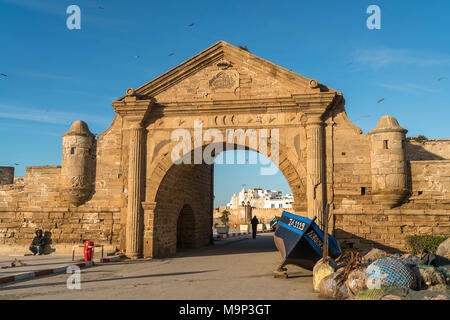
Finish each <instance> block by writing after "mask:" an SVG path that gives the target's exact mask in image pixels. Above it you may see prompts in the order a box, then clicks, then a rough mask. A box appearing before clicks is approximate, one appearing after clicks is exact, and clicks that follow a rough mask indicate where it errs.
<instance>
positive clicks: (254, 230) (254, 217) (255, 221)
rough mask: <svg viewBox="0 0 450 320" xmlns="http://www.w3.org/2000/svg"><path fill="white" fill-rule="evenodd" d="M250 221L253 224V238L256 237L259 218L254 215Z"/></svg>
mask: <svg viewBox="0 0 450 320" xmlns="http://www.w3.org/2000/svg"><path fill="white" fill-rule="evenodd" d="M250 223H251V224H252V233H253V239H255V238H256V229H257V228H258V223H259V221H258V218H256V216H253V219H252V220H251V221H250Z"/></svg>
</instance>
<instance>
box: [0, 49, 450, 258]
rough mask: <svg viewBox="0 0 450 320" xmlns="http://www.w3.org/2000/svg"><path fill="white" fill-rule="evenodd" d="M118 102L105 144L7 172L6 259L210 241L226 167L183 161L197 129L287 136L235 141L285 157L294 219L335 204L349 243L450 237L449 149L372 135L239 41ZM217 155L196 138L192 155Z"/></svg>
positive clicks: (150, 253)
mask: <svg viewBox="0 0 450 320" xmlns="http://www.w3.org/2000/svg"><path fill="white" fill-rule="evenodd" d="M112 105H113V107H114V111H115V112H116V116H115V118H114V120H113V121H112V124H111V126H110V127H109V128H108V129H107V130H106V131H105V132H103V133H102V134H100V135H99V136H98V138H97V139H96V138H95V136H94V135H93V134H92V133H91V132H90V131H89V128H88V125H87V124H86V123H84V122H83V121H76V122H74V123H73V125H72V126H71V128H70V129H69V131H67V132H66V133H64V134H63V137H62V144H63V148H62V165H61V166H41V167H27V170H26V176H25V177H20V178H19V177H16V178H13V176H12V175H11V169H9V168H4V167H2V168H0V182H1V184H2V185H1V186H0V246H1V247H0V248H1V250H2V251H8V250H22V249H23V248H26V246H27V245H28V244H29V242H30V241H31V238H32V237H33V234H34V232H35V229H36V228H40V229H43V230H44V231H45V232H49V234H50V235H51V239H52V246H53V247H56V248H57V250H60V251H64V250H70V248H71V246H72V245H73V244H75V243H77V244H78V243H80V242H81V241H82V240H85V239H86V240H90V241H94V242H95V243H99V244H104V245H106V246H109V247H110V248H118V249H120V250H124V251H125V252H126V255H127V256H129V257H131V258H138V257H143V256H144V257H165V256H170V255H172V254H174V253H175V252H176V250H177V247H178V248H180V247H199V246H203V245H208V244H210V243H211V239H212V223H213V177H214V166H213V165H210V164H207V163H196V162H191V164H186V163H184V164H179V165H176V164H174V163H173V159H172V158H171V154H172V150H173V148H174V146H175V145H176V144H177V141H173V140H172V139H171V134H172V132H173V131H174V130H176V129H180V128H181V129H186V130H188V131H189V132H190V133H191V134H190V137H192V139H193V140H195V133H194V122H195V121H201V123H202V126H203V130H207V129H217V130H219V131H220V132H221V133H222V136H224V137H225V136H226V131H227V130H229V129H242V130H249V129H253V130H255V132H258V134H259V132H262V129H267V131H270V132H273V129H277V130H278V136H275V135H269V136H268V137H266V138H267V140H268V141H269V142H272V143H273V142H276V143H277V144H278V150H277V151H278V152H275V151H274V150H272V148H271V147H270V146H271V144H270V143H269V144H268V147H264V148H261V147H260V146H261V145H259V144H258V147H256V148H252V145H251V144H250V143H249V139H244V140H236V141H233V142H232V143H231V144H232V146H233V147H234V148H245V149H250V150H254V151H257V152H260V153H262V154H264V155H265V156H267V157H268V158H270V159H274V158H275V157H277V161H276V163H277V165H278V167H279V169H280V170H281V172H282V173H283V174H284V176H285V178H286V180H287V182H288V184H289V186H290V188H291V191H292V194H293V197H294V202H293V209H292V211H293V212H294V213H298V214H302V215H306V216H308V217H310V218H311V217H313V216H317V217H319V218H320V217H321V216H322V210H323V208H324V205H325V204H327V203H330V204H331V208H332V210H331V217H332V221H331V223H330V225H331V228H332V229H333V232H334V234H335V236H336V237H337V238H338V239H340V240H341V243H342V244H344V245H348V246H350V247H354V248H364V247H369V246H373V245H375V246H378V247H382V248H385V249H386V248H391V249H394V248H395V249H404V248H405V241H404V237H405V235H407V234H413V233H418V234H420V233H428V234H449V233H450V220H449V218H450V160H448V159H449V153H450V152H449V150H450V148H449V145H450V141H449V140H435V141H434V142H433V144H429V146H430V148H428V147H427V146H428V145H427V144H420V143H419V144H417V143H415V144H413V143H409V142H408V141H406V138H405V134H406V132H407V130H406V129H404V128H402V127H401V126H400V125H399V123H398V122H397V120H396V119H394V118H393V117H391V116H383V117H382V118H381V119H380V120H379V122H378V124H377V126H376V127H375V128H374V129H373V130H372V131H370V132H369V133H368V134H362V131H361V129H359V128H357V127H356V126H355V125H353V124H352V123H351V122H350V121H349V119H348V118H347V116H346V113H345V100H344V98H343V95H342V93H341V92H339V91H336V90H334V89H332V88H330V87H328V86H326V85H324V84H322V83H319V82H318V81H316V80H315V79H308V78H305V77H303V76H301V75H298V74H296V73H294V72H291V71H289V70H287V69H284V68H282V67H279V66H277V65H275V64H273V63H270V62H268V61H266V60H264V59H261V58H259V57H257V56H255V55H253V54H252V53H250V52H248V51H246V50H242V49H239V48H237V47H235V46H232V45H230V44H228V43H226V42H223V41H220V42H218V43H216V44H214V45H213V46H211V47H209V48H207V49H206V50H204V51H202V52H200V53H199V54H197V55H195V56H194V57H192V58H190V59H188V60H186V61H185V62H183V63H182V64H180V65H178V66H177V67H175V68H173V69H171V70H169V71H167V72H166V73H164V74H162V75H161V76H159V77H157V78H155V79H154V80H152V81H150V82H148V83H146V84H144V85H143V86H141V87H139V88H137V89H128V90H127V91H126V94H125V95H124V96H123V97H122V98H120V99H118V100H116V101H113V102H112ZM269 129H270V130H269ZM207 144H208V141H204V142H202V143H201V144H200V146H199V145H198V144H196V141H192V142H191V143H190V146H193V147H191V149H190V150H188V152H187V153H186V154H184V155H183V156H187V157H191V156H193V154H194V153H195V148H197V149H198V148H200V149H201V150H204V149H205V148H206V147H207ZM263 145H264V144H263ZM275 153H277V154H275ZM319 222H320V221H319ZM58 248H59V249H58Z"/></svg>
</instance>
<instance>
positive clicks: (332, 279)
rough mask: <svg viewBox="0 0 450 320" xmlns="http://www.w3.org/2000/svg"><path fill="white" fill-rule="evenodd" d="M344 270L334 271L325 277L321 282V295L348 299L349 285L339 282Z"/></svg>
mask: <svg viewBox="0 0 450 320" xmlns="http://www.w3.org/2000/svg"><path fill="white" fill-rule="evenodd" d="M341 273H342V272H335V273H332V274H330V275H328V276H326V277H325V278H323V279H322V280H321V281H320V283H319V295H320V296H321V297H323V298H328V299H347V298H348V289H347V287H346V286H345V285H344V284H342V283H339V281H338V279H337V278H338V277H339V276H340V274H341Z"/></svg>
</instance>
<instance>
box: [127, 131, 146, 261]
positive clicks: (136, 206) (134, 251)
mask: <svg viewBox="0 0 450 320" xmlns="http://www.w3.org/2000/svg"><path fill="white" fill-rule="evenodd" d="M128 132H129V155H128V157H129V158H128V216H127V229H126V238H127V241H126V243H127V245H126V254H127V256H128V257H129V258H132V259H136V258H140V257H141V256H142V237H143V235H142V231H143V217H142V207H141V201H142V191H143V188H142V185H143V169H144V161H143V156H144V152H143V150H144V148H143V140H144V133H145V129H144V128H142V127H141V125H140V124H139V123H133V124H132V126H131V127H130V128H129V129H128Z"/></svg>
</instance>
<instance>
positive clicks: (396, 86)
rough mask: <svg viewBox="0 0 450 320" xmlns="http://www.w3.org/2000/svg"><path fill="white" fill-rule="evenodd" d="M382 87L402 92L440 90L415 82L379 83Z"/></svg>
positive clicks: (433, 91) (431, 91) (432, 91)
mask: <svg viewBox="0 0 450 320" xmlns="http://www.w3.org/2000/svg"><path fill="white" fill-rule="evenodd" d="M377 85H378V86H380V87H383V88H387V89H391V90H395V91H402V92H408V93H435V92H439V90H438V89H436V88H433V87H428V86H424V85H420V84H415V83H406V82H402V83H378V84H377Z"/></svg>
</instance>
